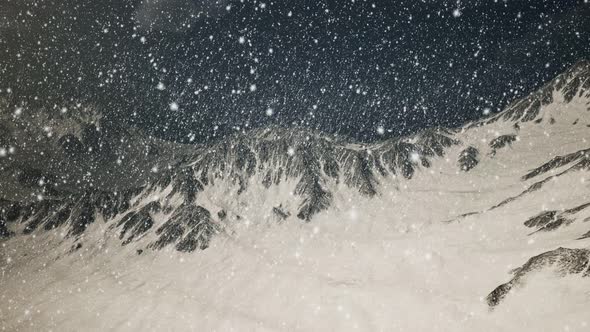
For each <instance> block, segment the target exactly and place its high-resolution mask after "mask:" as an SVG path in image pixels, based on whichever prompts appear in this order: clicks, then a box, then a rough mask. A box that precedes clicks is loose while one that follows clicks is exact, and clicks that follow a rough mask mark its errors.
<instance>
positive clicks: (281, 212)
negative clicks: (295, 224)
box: [272, 206, 291, 220]
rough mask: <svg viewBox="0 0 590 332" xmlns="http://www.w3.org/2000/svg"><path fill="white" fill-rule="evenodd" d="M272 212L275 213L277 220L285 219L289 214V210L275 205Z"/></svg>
mask: <svg viewBox="0 0 590 332" xmlns="http://www.w3.org/2000/svg"><path fill="white" fill-rule="evenodd" d="M272 213H273V215H275V216H276V217H277V218H278V219H279V220H285V219H287V218H289V217H290V216H291V213H289V211H285V210H284V209H283V207H282V206H275V207H273V208H272Z"/></svg>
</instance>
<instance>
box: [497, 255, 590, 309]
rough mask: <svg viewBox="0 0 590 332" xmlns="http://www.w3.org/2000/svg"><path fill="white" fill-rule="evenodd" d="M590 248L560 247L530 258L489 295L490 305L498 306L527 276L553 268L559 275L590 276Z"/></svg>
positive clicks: (523, 283) (521, 285)
mask: <svg viewBox="0 0 590 332" xmlns="http://www.w3.org/2000/svg"><path fill="white" fill-rule="evenodd" d="M589 261H590V250H587V249H568V248H558V249H555V250H552V251H548V252H545V253H543V254H540V255H538V256H535V257H532V258H531V259H529V260H528V261H527V262H526V263H525V264H524V265H523V266H521V267H520V268H517V269H515V270H513V271H512V273H513V275H514V277H513V278H512V279H511V280H510V281H509V282H507V283H505V284H502V285H500V286H498V287H497V288H496V289H494V290H493V291H492V292H491V293H490V294H489V295H488V296H487V297H486V301H487V303H488V305H489V306H490V307H494V306H497V305H498V304H499V303H500V302H501V301H502V300H503V299H504V298H505V297H506V296H507V295H508V294H509V293H510V291H512V290H513V289H515V288H518V287H523V286H524V285H525V282H526V277H528V276H529V275H531V274H533V273H535V272H538V271H541V270H553V271H554V272H555V273H557V275H559V276H562V277H563V276H566V275H569V274H581V275H582V276H583V277H589V276H590V269H589V265H588V263H589Z"/></svg>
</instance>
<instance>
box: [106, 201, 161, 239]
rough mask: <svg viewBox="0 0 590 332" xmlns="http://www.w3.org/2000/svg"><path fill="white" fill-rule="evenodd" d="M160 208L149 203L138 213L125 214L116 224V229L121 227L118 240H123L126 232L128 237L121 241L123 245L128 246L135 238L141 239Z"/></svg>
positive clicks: (151, 224)
mask: <svg viewBox="0 0 590 332" xmlns="http://www.w3.org/2000/svg"><path fill="white" fill-rule="evenodd" d="M161 209H162V207H161V206H160V203H159V202H150V203H148V204H146V205H145V206H143V207H142V208H141V209H139V210H138V211H132V212H129V213H127V214H126V215H125V216H124V217H123V218H122V219H121V220H120V221H119V222H118V223H117V227H120V226H122V228H121V232H120V233H119V239H123V238H125V235H126V234H127V232H129V236H128V237H127V239H125V240H124V241H123V245H126V244H129V243H130V242H131V241H133V240H134V239H136V238H139V237H141V236H142V235H143V234H144V233H145V232H147V231H148V230H150V229H151V228H152V226H153V225H154V220H153V218H152V215H153V214H154V213H157V212H160V210H161Z"/></svg>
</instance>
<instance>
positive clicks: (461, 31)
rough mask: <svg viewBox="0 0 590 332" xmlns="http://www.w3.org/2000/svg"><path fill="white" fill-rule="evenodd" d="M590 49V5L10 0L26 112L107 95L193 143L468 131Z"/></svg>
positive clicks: (121, 116)
mask: <svg viewBox="0 0 590 332" xmlns="http://www.w3.org/2000/svg"><path fill="white" fill-rule="evenodd" d="M584 57H586V58H588V57H590V3H587V0H586V2H585V1H583V0H582V1H579V0H578V1H574V0H571V1H570V0H556V1H542V0H531V1H525V0H506V1H502V0H497V1H495V0H486V1H483V0H481V1H445V0H441V1H434V0H422V1H420V0H409V1H406V0H401V1H393V0H389V1H379V0H375V1H362V0H341V1H331V0H324V1H321V0H312V1H308V0H297V1H289V0H283V1H267V2H264V1H248V0H244V1H240V0H237V1H231V0H218V1H213V0H205V1H197V0H151V1H147V0H144V1H140V0H136V1H133V0H100V1H99V0H2V1H1V2H0V89H2V92H0V95H6V94H7V92H6V90H7V88H10V89H11V91H12V93H11V94H10V100H11V102H12V103H13V104H14V106H15V107H16V106H17V105H20V104H28V105H30V106H31V107H46V108H52V107H55V108H61V107H64V106H66V107H74V105H75V104H77V103H82V104H93V105H96V106H97V107H98V108H100V109H101V110H102V112H104V113H106V114H107V115H108V117H109V118H111V119H116V120H123V121H127V122H129V123H134V124H137V125H139V126H142V127H145V128H147V129H148V130H150V131H151V132H153V133H155V134H158V135H161V136H165V137H169V138H174V139H179V140H186V139H187V138H188V137H194V139H195V140H197V141H202V140H206V139H209V138H212V137H218V136H220V135H224V134H227V133H229V132H232V131H235V130H242V129H247V128H252V127H258V126H263V125H268V124H280V125H284V126H288V125H293V124H296V125H303V126H307V127H311V128H315V129H319V130H322V131H326V132H333V133H340V134H343V135H347V136H351V137H354V138H356V139H360V140H372V139H375V138H377V137H378V136H379V135H378V133H377V128H378V127H380V126H381V127H383V128H384V129H385V134H384V136H392V135H399V134H406V133H409V132H412V131H415V130H417V129H419V128H424V127H428V126H433V125H447V126H454V125H458V124H461V123H463V122H465V121H467V120H470V119H475V118H478V117H481V116H482V113H483V111H484V109H485V108H490V109H491V110H492V111H497V110H498V109H499V108H501V107H503V106H504V105H506V103H507V102H510V101H511V100H513V99H515V98H518V97H521V96H523V94H526V93H528V92H530V91H531V90H532V89H533V88H535V87H537V86H539V85H540V84H541V83H543V82H545V81H547V80H548V79H550V78H552V77H553V76H555V75H556V74H558V73H559V72H561V71H563V70H564V68H566V67H567V66H569V65H571V64H573V63H574V62H575V61H576V60H578V59H580V58H584ZM176 106H178V107H176ZM269 109H272V112H270V111H269ZM270 113H272V115H268V114H270Z"/></svg>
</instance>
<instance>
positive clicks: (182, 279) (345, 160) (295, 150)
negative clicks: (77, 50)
mask: <svg viewBox="0 0 590 332" xmlns="http://www.w3.org/2000/svg"><path fill="white" fill-rule="evenodd" d="M2 112H3V113H2V116H3V120H2V123H1V124H0V126H2V127H1V128H2V130H1V132H0V147H1V148H2V150H1V151H3V156H2V157H0V171H1V172H2V174H3V178H4V180H3V181H2V182H1V183H0V186H1V187H0V193H1V194H2V200H0V238H3V239H4V240H0V241H3V242H2V248H1V249H2V254H0V258H1V259H2V263H0V269H1V271H2V272H1V277H0V280H1V281H2V284H3V285H7V286H8V287H7V288H6V289H7V290H3V291H0V299H2V302H6V303H8V305H5V306H1V305H0V317H2V316H4V317H6V318H5V319H3V320H0V326H1V327H2V328H5V329H8V330H35V326H39V325H42V326H50V327H52V328H55V329H65V330H68V329H69V328H74V327H75V326H80V325H76V324H90V325H86V326H92V327H93V328H95V329H97V330H100V329H107V328H108V329H120V330H125V329H141V328H146V327H149V329H158V328H164V327H168V329H178V330H184V329H205V330H209V329H221V330H226V329H230V328H232V327H241V328H242V329H246V330H249V329H260V330H265V329H267V330H280V329H285V330H296V329H302V330H309V329H318V330H321V329H322V327H324V328H330V329H333V328H338V327H340V328H339V329H344V330H348V329H356V328H358V329H364V330H376V329H389V328H390V327H391V326H395V328H394V329H395V330H425V331H426V330H429V331H431V330H433V329H434V330H443V331H444V330H461V329H465V330H473V329H475V328H480V329H481V328H483V329H484V330H490V329H500V330H507V331H510V330H514V329H517V330H528V329H531V330H534V329H538V328H539V327H543V328H550V327H552V328H562V327H563V324H565V323H564V320H565V319H566V318H567V319H574V321H575V320H579V322H578V321H575V322H576V323H575V324H574V323H573V322H572V321H570V323H569V325H568V326H569V328H570V330H576V329H578V330H584V329H585V328H587V326H588V325H583V324H584V322H586V320H585V319H586V318H582V317H585V316H584V309H585V308H587V305H588V304H590V298H587V297H583V296H582V297H575V301H574V300H572V301H573V302H568V299H567V298H564V299H561V298H560V301H562V302H559V305H560V306H561V307H563V308H567V309H568V312H567V314H561V311H560V312H559V314H558V312H557V311H555V312H554V314H553V315H548V316H546V317H545V320H543V319H539V316H538V315H536V314H530V317H528V316H527V317H525V318H523V317H522V316H521V317H515V315H514V313H516V312H519V311H522V310H523V308H524V304H530V303H534V308H538V309H539V310H540V312H544V311H543V310H545V311H547V310H550V309H556V308H557V307H552V305H554V304H553V303H549V302H543V301H540V302H539V301H537V300H538V297H544V296H547V295H546V294H545V292H543V294H540V293H539V292H541V291H540V290H539V287H541V288H540V289H541V290H543V289H544V290H546V291H547V292H549V291H554V292H557V293H556V294H558V295H559V294H561V293H559V292H560V291H562V290H563V288H564V287H574V288H571V289H575V291H576V292H582V293H584V292H585V294H587V292H588V290H589V289H590V283H589V282H590V278H587V277H588V276H589V274H590V270H588V266H589V264H588V262H589V259H590V253H589V250H590V247H589V246H590V244H589V242H588V238H590V235H589V234H590V223H588V221H590V187H589V185H588V183H589V180H588V179H590V176H589V175H590V173H589V171H590V63H589V62H587V61H581V62H579V63H577V64H576V65H575V66H573V67H572V68H570V69H568V70H567V71H566V72H564V73H563V74H561V75H559V76H558V77H556V78H555V79H554V80H552V81H551V82H548V83H547V84H546V85H544V86H543V87H541V88H540V89H539V90H538V91H536V92H534V93H532V94H531V95H530V96H528V97H526V98H524V99H522V100H519V101H516V102H515V103H513V104H512V105H510V106H508V107H507V108H506V109H505V110H504V111H503V112H501V113H498V114H495V115H492V116H490V117H488V118H486V119H482V120H480V121H476V122H473V123H468V124H466V125H464V126H463V127H461V128H455V129H445V128H431V129H428V130H425V131H422V132H420V133H417V134H415V135H412V136H409V137H400V138H392V139H388V140H384V141H382V142H377V143H372V144H359V143H355V142H352V141H350V140H348V139H346V138H343V137H337V136H330V135H325V134H322V133H319V132H314V131H311V130H306V129H302V128H288V129H287V128H276V127H273V128H265V129H257V130H253V131H250V132H247V133H241V134H236V135H234V136H231V137H226V138H224V139H222V140H220V141H217V142H215V143H213V144H210V145H205V146H182V145H178V144H174V143H170V142H163V141H159V140H157V139H154V138H150V137H148V136H146V135H144V134H142V133H141V132H139V131H137V130H131V129H125V128H118V127H117V125H116V124H108V123H107V124H104V123H101V120H100V116H98V115H96V114H93V113H90V114H93V115H91V116H87V115H85V116H82V115H80V114H88V113H87V112H86V113H85V112H82V111H80V114H70V113H67V112H62V111H61V110H59V112H57V113H56V114H53V115H51V114H52V113H51V112H49V113H47V114H46V113H39V114H41V115H33V113H31V114H29V113H28V112H27V111H26V110H22V109H21V110H19V111H18V112H17V111H15V110H7V109H6V105H4V109H3V111H2ZM190 252H194V253H193V254H191V255H187V253H190ZM529 257H530V258H529ZM515 265H516V266H518V265H522V266H521V267H520V268H517V269H513V267H512V266H515ZM510 271H511V273H512V275H513V276H512V278H510V276H509V273H510ZM545 277H546V278H548V280H545V279H543V278H545ZM543 282H544V284H543ZM25 283H27V284H28V285H31V286H29V287H24V286H23V284H25ZM288 285H297V286H298V290H297V291H293V289H292V287H291V286H288ZM572 285H574V286H572ZM3 288H4V287H3ZM73 289H75V290H74V291H73ZM567 289H568V290H569V289H570V288H567ZM72 292H74V293H73V295H72ZM83 294H85V295H83ZM146 294H148V295H149V296H147V295H146ZM343 294H347V295H343ZM425 294H426V295H425ZM576 294H579V293H576ZM84 296H86V297H88V298H92V299H93V302H92V303H91V304H88V308H87V310H86V309H84V310H82V309H80V308H79V303H80V301H82V300H81V299H83V298H84ZM112 297H117V298H119V299H121V301H122V302H121V303H125V304H118V305H115V306H112V307H111V306H107V304H106V303H107V302H109V301H111V299H112ZM64 298H65V299H64ZM481 299H485V300H481ZM60 301H61V302H60ZM527 301H528V302H527ZM505 302H506V303H505ZM541 302H542V303H541ZM57 303H61V304H60V305H59V307H60V308H61V309H58V311H59V312H60V313H59V314H58V315H61V314H63V315H67V316H68V319H58V318H56V316H55V315H56V314H55V312H52V311H51V310H53V308H52V306H54V305H56V304H57ZM288 303H292V304H288ZM579 303H584V304H585V305H586V307H583V308H581V307H579V306H578V305H579ZM188 304H190V305H194V306H195V310H192V311H190V310H188V309H184V306H185V305H188ZM246 304H249V305H246ZM555 305H556V304H555ZM131 307H134V308H136V309H137V310H138V312H139V313H138V314H137V315H136V316H132V317H130V316H125V315H123V312H126V311H125V310H126V309H128V308H131ZM561 307H560V308H561ZM285 309H287V310H290V311H291V313H294V315H287V314H286V313H285V311H284V310H285ZM492 309H493V310H492ZM36 310H37V311H38V312H37V311H36ZM23 312H26V314H23ZM156 312H163V313H162V315H165V316H166V317H157V318H156V317H152V318H146V315H147V316H150V317H151V315H153V313H156ZM171 312H174V313H175V314H174V315H173V314H172V313H171ZM418 312H422V313H424V312H426V313H432V315H430V318H429V319H424V318H420V317H419V315H418V314H417V313H418ZM527 312H528V311H527ZM434 313H438V314H437V315H435V314H434ZM73 316H75V317H73ZM105 316H106V317H107V319H106V321H105V319H103V317H105ZM169 316H170V317H172V316H175V317H176V318H175V319H172V318H169ZM516 316H518V315H516ZM289 317H305V318H304V319H302V320H300V321H299V320H292V318H289ZM500 318H501V319H502V321H503V322H504V324H505V325H502V326H498V325H497V324H496V323H493V322H495V321H497V320H498V319H500ZM519 319H521V320H519ZM321 322H324V323H323V324H327V325H322V323H321ZM2 324H3V325H2ZM35 324H37V325H35ZM159 324H163V325H159ZM166 324H167V325H166ZM195 324H196V325H195ZM552 324H553V325H552ZM433 326H434V327H435V328H433Z"/></svg>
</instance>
